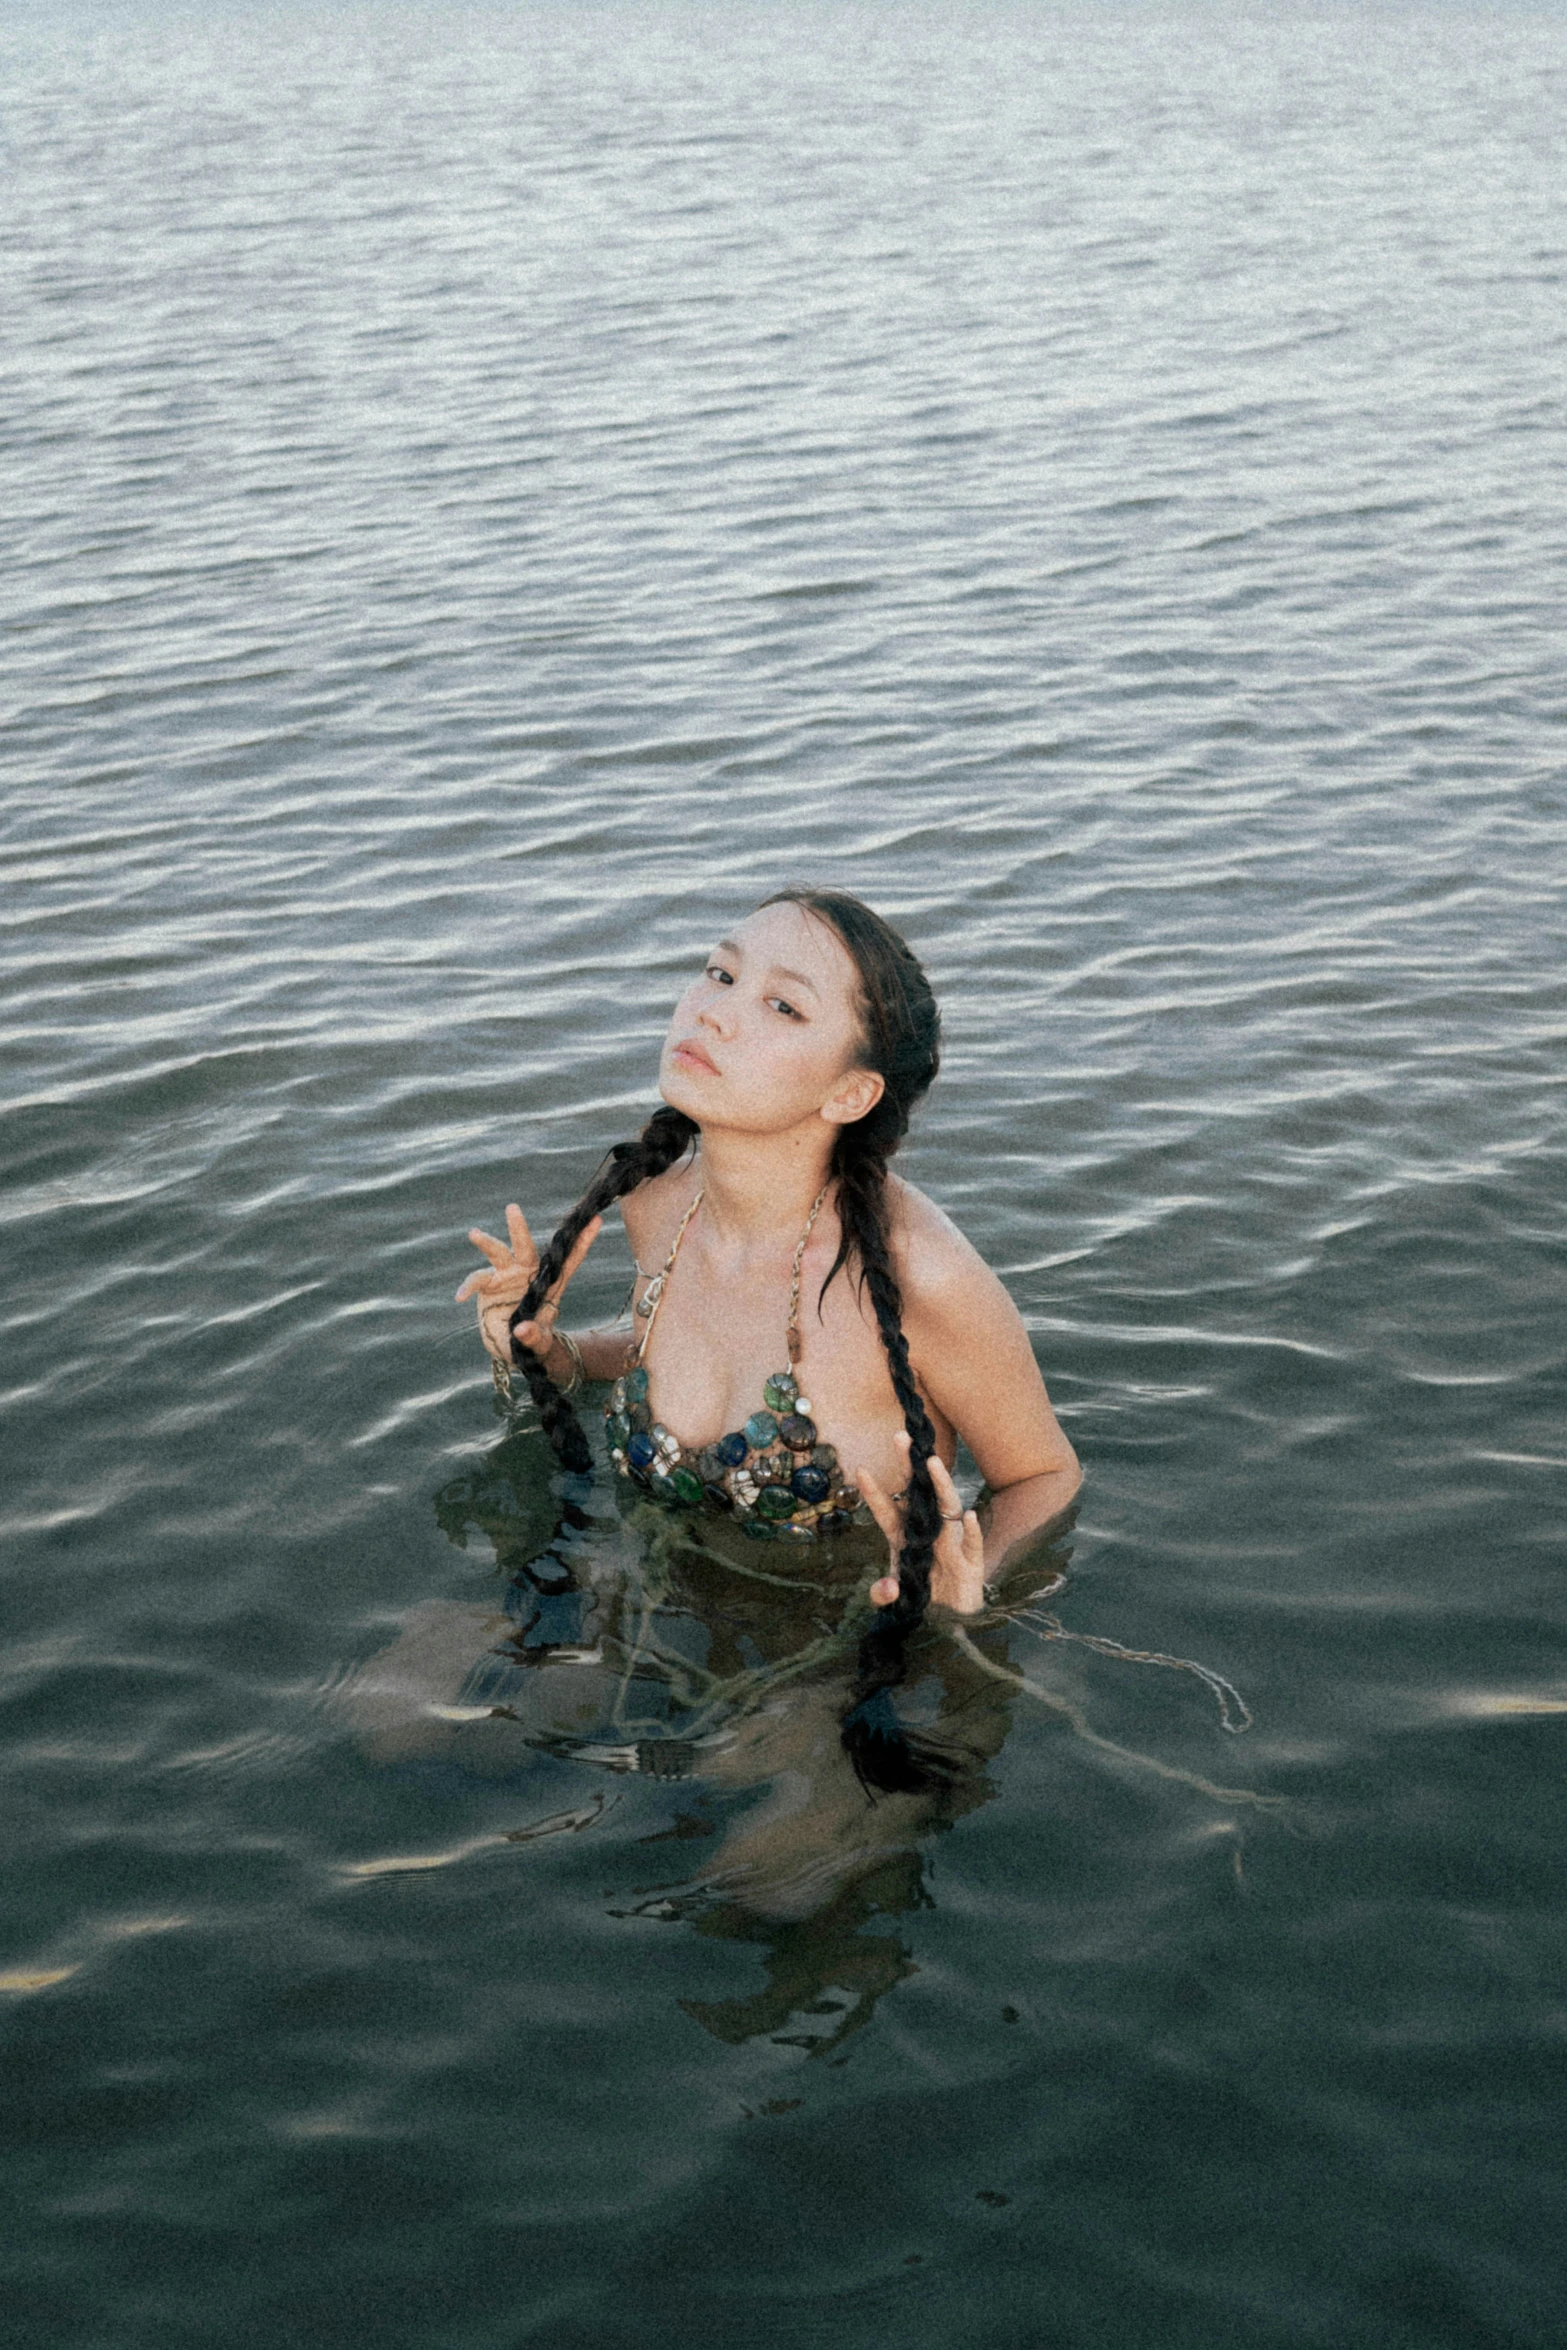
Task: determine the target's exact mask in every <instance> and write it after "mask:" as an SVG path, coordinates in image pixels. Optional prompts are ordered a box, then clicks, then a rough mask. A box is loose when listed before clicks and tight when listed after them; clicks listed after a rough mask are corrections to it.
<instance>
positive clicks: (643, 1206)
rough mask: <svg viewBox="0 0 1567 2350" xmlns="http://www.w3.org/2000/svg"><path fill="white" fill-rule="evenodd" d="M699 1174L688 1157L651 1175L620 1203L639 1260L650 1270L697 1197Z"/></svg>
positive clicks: (634, 1252) (629, 1237)
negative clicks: (659, 1172)
mask: <svg viewBox="0 0 1567 2350" xmlns="http://www.w3.org/2000/svg"><path fill="white" fill-rule="evenodd" d="M699 1181H700V1177H699V1176H698V1174H697V1171H696V1168H695V1167H694V1166H693V1164H692V1162H691V1161H690V1160H689V1159H682V1160H681V1161H680V1163H679V1165H678V1166H674V1167H667V1168H666V1169H665V1170H664V1172H663V1174H662V1175H653V1176H650V1177H649V1178H648V1180H647V1182H646V1183H639V1184H638V1185H637V1188H636V1190H635V1191H631V1192H628V1193H627V1194H626V1196H625V1198H624V1199H623V1200H622V1201H621V1203H620V1214H621V1220H622V1222H623V1223H624V1225H625V1227H626V1238H627V1239H628V1240H629V1241H630V1243H631V1250H632V1254H633V1255H634V1256H635V1258H636V1259H637V1262H638V1263H639V1264H642V1265H646V1266H648V1267H649V1269H650V1270H651V1268H652V1265H653V1262H654V1260H655V1258H656V1257H662V1256H664V1255H665V1254H666V1253H667V1251H668V1248H669V1244H670V1242H671V1241H672V1240H673V1239H674V1237H675V1227H676V1225H677V1224H678V1223H679V1222H680V1219H681V1217H682V1216H683V1215H684V1214H685V1212H686V1210H687V1208H688V1207H689V1206H690V1205H691V1202H692V1200H693V1199H694V1198H695V1196H696V1187H697V1184H698V1182H699Z"/></svg>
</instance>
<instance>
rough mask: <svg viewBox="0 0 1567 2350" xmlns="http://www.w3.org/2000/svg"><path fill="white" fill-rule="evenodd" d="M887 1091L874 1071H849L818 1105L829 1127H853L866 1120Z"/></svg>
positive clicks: (882, 1081) (885, 1082) (885, 1084)
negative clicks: (820, 1106)
mask: <svg viewBox="0 0 1567 2350" xmlns="http://www.w3.org/2000/svg"><path fill="white" fill-rule="evenodd" d="M886 1090H887V1080H886V1079H885V1077H878V1076H877V1074H876V1071H875V1070H874V1069H851V1070H850V1071H849V1073H848V1075H847V1076H846V1077H845V1078H844V1079H843V1080H842V1082H841V1083H840V1084H839V1085H838V1086H837V1087H836V1089H835V1090H834V1091H833V1092H832V1093H830V1094H829V1095H828V1097H827V1099H826V1100H825V1101H824V1102H823V1104H822V1116H823V1117H824V1118H825V1119H826V1121H827V1123H828V1125H829V1126H854V1125H857V1124H858V1123H859V1121H860V1119H861V1118H868V1117H869V1116H870V1113H871V1112H872V1110H874V1109H875V1107H876V1104H877V1103H878V1102H879V1101H880V1100H881V1097H882V1095H883V1094H884V1093H885V1092H886Z"/></svg>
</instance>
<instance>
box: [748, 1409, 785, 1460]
mask: <svg viewBox="0 0 1567 2350" xmlns="http://www.w3.org/2000/svg"><path fill="white" fill-rule="evenodd" d="M777 1434H778V1422H777V1421H776V1420H775V1419H774V1417H773V1415H772V1413H771V1412H753V1413H752V1414H751V1417H750V1418H749V1419H748V1420H747V1422H746V1424H745V1440H746V1442H747V1444H754V1445H755V1446H756V1448H757V1450H758V1452H760V1451H761V1449H762V1447H763V1446H764V1445H768V1444H771V1443H772V1442H773V1440H774V1438H775V1437H776V1436H777Z"/></svg>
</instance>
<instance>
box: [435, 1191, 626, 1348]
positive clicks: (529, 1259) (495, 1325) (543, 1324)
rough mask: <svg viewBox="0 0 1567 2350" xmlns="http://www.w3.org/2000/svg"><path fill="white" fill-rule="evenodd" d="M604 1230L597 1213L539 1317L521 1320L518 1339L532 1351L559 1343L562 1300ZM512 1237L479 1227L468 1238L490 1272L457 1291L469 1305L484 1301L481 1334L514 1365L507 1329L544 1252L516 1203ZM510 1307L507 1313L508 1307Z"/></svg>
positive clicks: (510, 1218)
mask: <svg viewBox="0 0 1567 2350" xmlns="http://www.w3.org/2000/svg"><path fill="white" fill-rule="evenodd" d="M603 1229H604V1219H603V1217H602V1216H595V1217H593V1218H592V1220H591V1221H590V1222H589V1223H587V1224H585V1225H584V1226H583V1228H582V1230H581V1232H580V1233H579V1234H578V1235H577V1239H576V1241H575V1243H574V1244H573V1246H572V1249H571V1253H570V1255H569V1256H568V1257H567V1259H566V1262H565V1264H564V1266H563V1267H562V1268H561V1274H560V1279H559V1280H558V1281H557V1282H556V1283H555V1284H554V1286H553V1288H552V1289H551V1290H550V1293H549V1295H548V1297H547V1298H546V1299H545V1301H544V1303H543V1304H542V1305H541V1306H540V1308H539V1311H538V1318H537V1319H536V1320H535V1321H532V1322H519V1323H518V1325H517V1340H518V1343H519V1345H521V1346H523V1347H525V1348H526V1349H527V1351H528V1353H529V1354H537V1355H547V1354H548V1353H549V1350H550V1347H551V1346H552V1345H553V1343H554V1338H555V1324H556V1321H557V1319H558V1318H559V1315H560V1308H561V1301H562V1299H563V1298H564V1297H565V1294H566V1289H567V1285H568V1284H569V1282H570V1280H571V1277H572V1275H573V1274H574V1273H575V1272H576V1270H577V1268H578V1266H579V1265H580V1264H581V1263H582V1260H583V1258H584V1257H585V1256H586V1255H587V1253H588V1251H589V1249H590V1248H591V1247H592V1246H593V1243H594V1242H595V1240H597V1238H598V1236H599V1234H600V1233H601V1232H602V1231H603ZM506 1230H507V1234H508V1236H509V1242H510V1245H509V1246H508V1243H507V1241H504V1240H494V1239H492V1238H491V1236H490V1234H489V1233H488V1232H481V1231H480V1230H479V1229H478V1227H477V1225H476V1226H475V1227H474V1229H473V1230H472V1231H471V1232H470V1233H469V1235H468V1238H469V1239H470V1240H471V1241H472V1242H473V1245H474V1247H475V1248H476V1249H478V1250H479V1251H480V1252H481V1254H482V1255H484V1256H486V1257H488V1258H489V1261H490V1270H489V1271H488V1272H487V1273H470V1274H469V1276H468V1278H467V1280H466V1281H465V1282H464V1283H463V1285H462V1287H461V1289H459V1290H458V1292H457V1303H458V1304H459V1305H462V1304H464V1303H465V1302H466V1301H467V1299H469V1298H470V1297H476V1298H477V1299H478V1301H479V1335H480V1337H481V1338H482V1339H483V1341H484V1345H485V1351H486V1353H488V1354H490V1355H493V1356H494V1358H495V1360H496V1361H497V1362H498V1363H509V1362H510V1361H511V1359H512V1356H511V1334H510V1331H509V1329H508V1327H507V1324H508V1321H509V1318H510V1316H511V1313H512V1310H513V1308H514V1307H515V1306H516V1305H517V1304H518V1303H519V1301H520V1300H521V1299H522V1298H524V1297H526V1295H527V1293H528V1288H529V1285H530V1284H531V1282H532V1280H533V1276H534V1274H535V1273H536V1272H537V1271H538V1269H539V1252H538V1250H537V1249H536V1248H535V1247H534V1245H533V1236H532V1234H531V1233H530V1232H529V1230H528V1226H527V1221H526V1219H525V1218H524V1216H523V1212H522V1210H521V1208H519V1207H518V1206H517V1204H516V1202H515V1201H512V1202H511V1203H510V1204H509V1205H508V1207H507V1210H506ZM502 1309H504V1311H503V1310H502Z"/></svg>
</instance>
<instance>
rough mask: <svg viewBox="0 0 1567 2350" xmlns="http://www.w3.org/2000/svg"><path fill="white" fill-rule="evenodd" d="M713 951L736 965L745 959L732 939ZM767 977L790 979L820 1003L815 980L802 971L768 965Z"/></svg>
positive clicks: (740, 948) (743, 953)
mask: <svg viewBox="0 0 1567 2350" xmlns="http://www.w3.org/2000/svg"><path fill="white" fill-rule="evenodd" d="M714 951H715V952H716V953H718V954H720V955H733V956H734V958H735V961H736V962H737V963H739V962H743V961H744V959H745V949H744V948H743V947H742V946H740V945H739V944H738V942H737V941H736V940H734V939H732V938H721V939H720V940H719V942H718V945H717V948H716V949H715V950H714ZM767 976H768V978H769V979H792V980H793V981H794V984H795V986H796V987H804V988H809V990H810V992H811V994H812V995H813V996H815V998H816V1000H817V1002H818V1003H820V1002H821V998H822V991H821V989H820V988H819V987H818V986H817V984H816V982H815V980H814V979H807V978H806V976H805V973H804V972H803V971H791V970H790V968H789V966H788V964H787V963H774V964H772V965H770V966H769V969H768V973H767Z"/></svg>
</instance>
